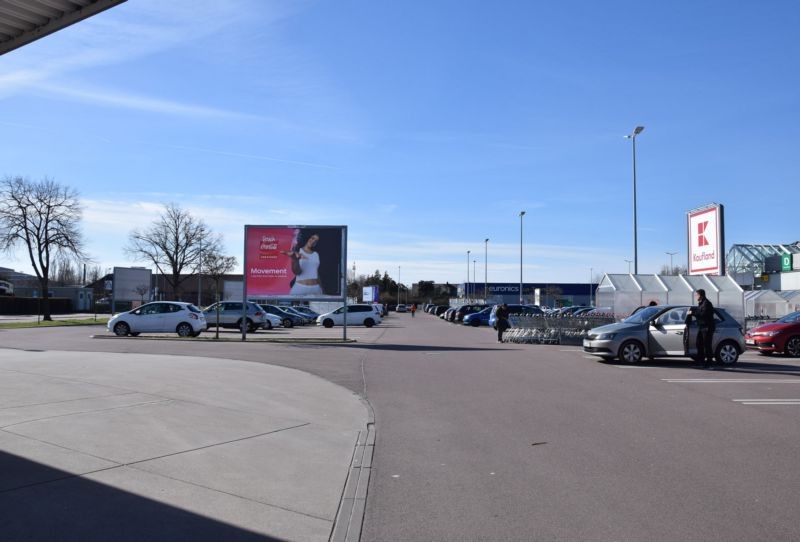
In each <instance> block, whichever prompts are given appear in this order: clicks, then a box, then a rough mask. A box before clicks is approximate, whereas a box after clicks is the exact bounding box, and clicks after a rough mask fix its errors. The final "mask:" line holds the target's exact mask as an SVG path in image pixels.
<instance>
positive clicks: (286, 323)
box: [283, 318, 294, 327]
mask: <svg viewBox="0 0 800 542" xmlns="http://www.w3.org/2000/svg"><path fill="white" fill-rule="evenodd" d="M292 326H294V322H292V319H291V318H284V319H283V327H292Z"/></svg>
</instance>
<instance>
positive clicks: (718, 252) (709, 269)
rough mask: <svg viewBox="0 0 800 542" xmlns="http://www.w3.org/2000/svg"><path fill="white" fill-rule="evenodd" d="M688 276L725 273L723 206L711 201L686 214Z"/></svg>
mask: <svg viewBox="0 0 800 542" xmlns="http://www.w3.org/2000/svg"><path fill="white" fill-rule="evenodd" d="M686 219H687V228H688V243H689V274H690V275H724V274H725V217H724V208H723V206H722V205H720V204H718V203H712V204H710V205H706V206H703V207H699V208H697V209H693V210H691V211H689V212H688V213H686Z"/></svg>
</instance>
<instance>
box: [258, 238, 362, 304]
mask: <svg viewBox="0 0 800 542" xmlns="http://www.w3.org/2000/svg"><path fill="white" fill-rule="evenodd" d="M244 245H245V246H244V280H245V284H244V289H245V294H246V295H247V298H248V299H251V298H270V299H289V300H291V299H304V300H320V301H323V300H334V299H342V298H343V296H344V294H343V291H342V282H343V278H344V269H345V266H346V258H347V226H250V225H248V226H245V227H244Z"/></svg>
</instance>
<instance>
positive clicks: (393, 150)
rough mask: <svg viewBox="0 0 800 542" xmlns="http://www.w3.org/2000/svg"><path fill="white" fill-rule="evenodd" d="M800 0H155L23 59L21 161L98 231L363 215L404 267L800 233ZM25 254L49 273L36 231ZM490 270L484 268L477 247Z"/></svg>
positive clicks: (237, 235)
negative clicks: (173, 219) (71, 198)
mask: <svg viewBox="0 0 800 542" xmlns="http://www.w3.org/2000/svg"><path fill="white" fill-rule="evenodd" d="M798 27H800V5H798V4H797V3H795V2H790V1H774V2H759V3H752V2H722V1H718V2H702V1H699V2H698V1H692V2H688V1H676V2H660V3H655V2H641V1H639V2H627V1H625V2H623V1H619V2H588V1H586V2H578V1H572V2H570V1H566V2H534V1H530V2H522V1H520V2H510V1H509V2H478V1H463V0H462V1H455V0H453V1H450V0H436V1H434V2H385V1H378V2H353V1H340V2H312V1H306V2H301V1H293V2H270V1H266V0H231V1H226V2H218V1H211V0H193V1H188V0H176V1H172V2H158V1H154V0H129V1H128V2H126V3H125V4H122V5H121V6H119V7H116V8H113V9H111V10H109V11H107V12H105V13H103V14H100V15H98V16H96V17H93V18H92V19H89V20H87V21H84V22H82V23H80V24H77V25H74V26H72V27H70V28H68V29H66V30H63V31H61V32H59V33H57V34H54V35H52V36H49V37H47V38H44V39H41V40H39V41H38V42H35V43H33V44H31V45H29V46H26V47H24V48H23V49H19V50H17V51H14V52H12V53H9V54H6V55H4V56H2V57H0V100H2V108H0V127H2V130H0V156H1V157H2V164H3V168H2V171H0V174H2V175H23V176H28V177H30V178H33V179H38V178H41V177H43V176H50V177H52V178H54V179H56V180H57V181H59V182H61V183H64V184H67V185H70V186H73V187H75V188H76V189H78V190H79V191H80V194H81V197H82V200H83V203H84V207H85V213H84V231H85V234H86V239H87V242H88V249H89V251H90V253H91V255H92V256H93V257H94V259H95V260H96V261H97V263H98V264H99V265H101V266H102V267H103V268H105V267H110V266H114V265H137V264H141V262H131V261H130V260H129V259H128V257H127V256H126V255H125V254H124V252H123V251H122V247H123V246H124V245H125V243H126V241H127V237H128V234H129V232H130V231H131V229H133V228H135V227H142V226H146V225H147V224H149V223H150V222H151V221H152V220H153V219H154V218H156V217H157V215H158V213H159V212H160V210H161V208H162V205H163V204H164V203H167V202H175V203H178V204H179V205H181V206H182V207H184V208H187V209H189V210H191V211H192V212H193V213H195V214H197V215H198V216H201V217H203V218H204V219H205V220H206V222H207V223H208V224H209V225H210V226H211V227H212V228H213V229H214V230H215V231H218V232H220V233H222V234H223V235H224V239H225V243H226V246H227V248H228V251H229V253H230V254H233V255H236V256H237V257H239V259H240V262H241V252H242V243H243V241H242V236H243V225H244V224H346V225H348V226H349V241H350V242H349V256H350V257H349V267H350V268H352V265H353V261H355V263H356V268H357V272H358V273H359V274H362V273H366V274H369V273H372V272H373V271H374V270H375V269H380V270H381V271H384V270H388V271H389V273H390V275H392V276H394V277H396V274H397V269H398V266H400V267H401V268H402V271H401V277H400V278H401V280H402V281H403V282H406V283H409V282H416V281H418V280H435V281H439V282H444V281H449V282H462V281H464V280H465V279H466V261H467V250H471V251H472V255H473V259H476V260H477V265H476V266H475V269H476V270H477V275H478V277H479V280H481V281H482V280H483V260H484V243H483V240H484V239H485V238H487V237H488V238H490V241H489V251H488V252H489V257H488V260H489V268H488V272H489V273H488V274H489V280H490V281H508V282H514V281H517V280H519V217H518V215H519V211H521V210H525V211H526V212H527V214H526V216H525V218H524V278H525V280H526V282H528V281H530V282H533V281H561V282H573V281H574V282H583V281H586V280H588V278H589V274H590V268H593V269H594V273H595V274H599V273H602V272H627V265H628V264H627V263H625V260H626V259H631V258H632V253H633V248H632V244H633V243H632V180H631V177H632V176H631V147H630V141H628V140H626V139H624V138H623V136H624V135H625V134H627V133H629V132H630V131H631V130H632V129H633V127H635V126H636V125H644V126H645V127H646V128H645V131H644V132H643V133H642V134H641V135H640V136H639V138H638V139H637V162H638V163H637V166H638V168H637V173H638V175H637V177H638V209H639V267H640V272H657V271H658V270H659V268H660V267H661V266H662V265H664V264H665V263H666V262H667V261H668V256H667V255H666V254H665V252H667V251H670V252H675V251H677V252H678V254H677V255H676V256H675V262H676V263H679V262H680V263H685V261H686V252H687V249H686V226H685V223H686V219H685V212H686V211H688V210H689V209H692V208H695V207H698V206H700V205H703V204H706V203H709V202H718V203H723V204H724V205H725V207H726V221H727V228H726V238H727V239H726V240H727V243H728V246H730V245H731V244H732V243H785V242H792V241H796V240H798V239H800V228H799V227H798V220H797V205H796V201H795V200H796V198H795V197H794V195H796V193H797V190H798V188H797V187H798V186H800V183H798V165H797V156H798V153H797V148H798V143H799V142H800V123H798V122H796V120H797V117H798V111H800V107H798V106H799V105H800V104H798V101H800V100H799V99H798V89H800V70H798V69H797V66H798V58H800V55H798V53H800V41H798V40H797V39H796V29H797V28H798ZM0 262H2V263H0V265H4V266H8V267H13V268H15V269H18V270H22V271H28V270H30V266H29V265H28V264H27V263H26V261H25V258H24V253H23V252H22V251H18V252H17V253H16V256H15V257H14V256H8V255H3V256H0ZM470 267H471V268H472V266H470Z"/></svg>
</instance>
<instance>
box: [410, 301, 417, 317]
mask: <svg viewBox="0 0 800 542" xmlns="http://www.w3.org/2000/svg"><path fill="white" fill-rule="evenodd" d="M416 312H417V304H416V303H414V304H413V305H411V318H414V313H416Z"/></svg>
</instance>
